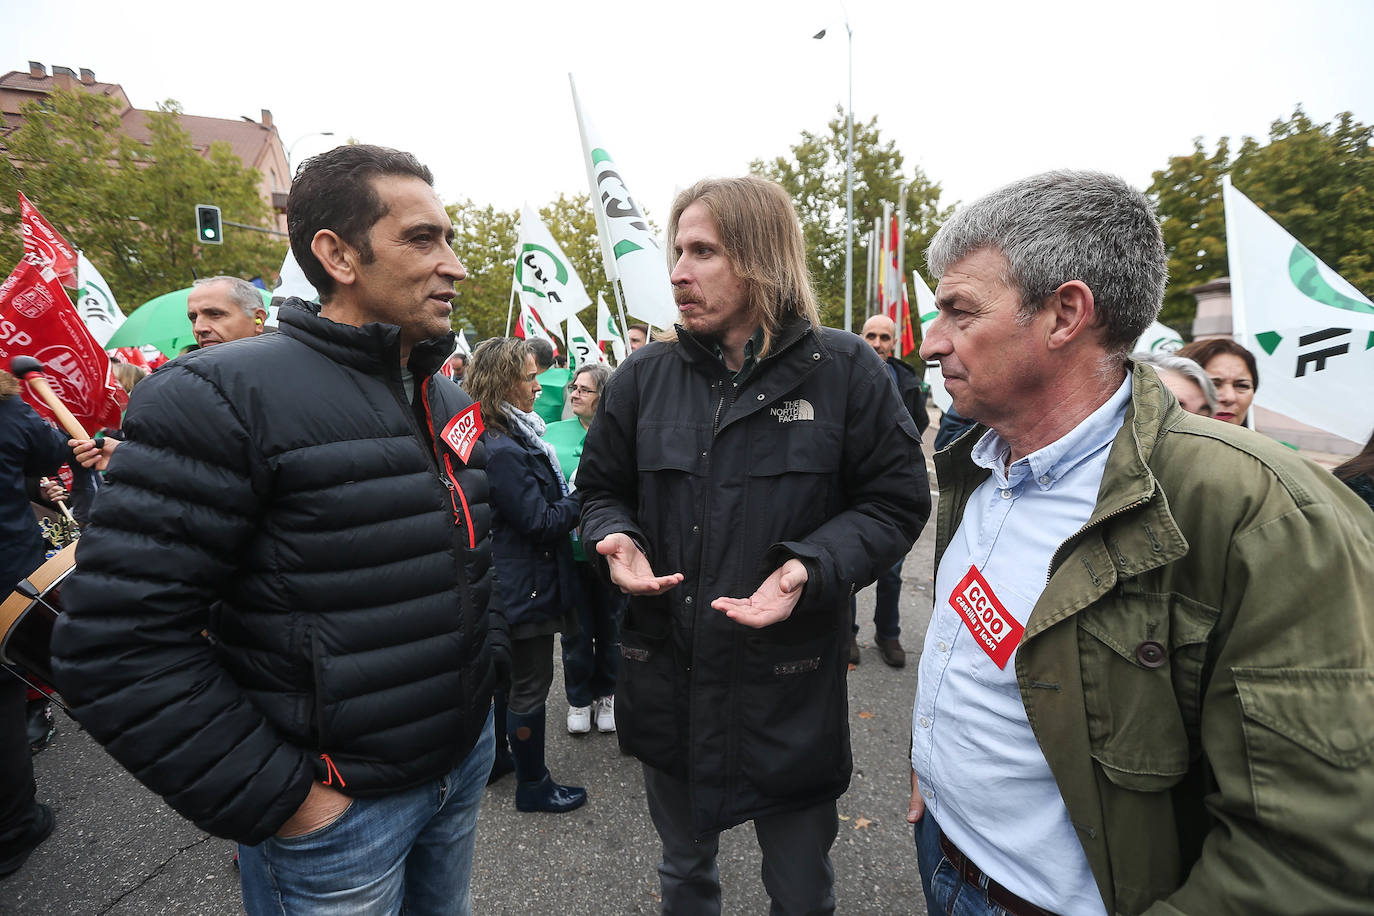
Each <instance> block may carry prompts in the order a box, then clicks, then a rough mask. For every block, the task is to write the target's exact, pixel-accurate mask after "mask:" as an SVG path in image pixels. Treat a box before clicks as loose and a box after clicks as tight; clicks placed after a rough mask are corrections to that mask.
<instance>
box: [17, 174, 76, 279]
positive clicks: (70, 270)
mask: <svg viewBox="0 0 1374 916" xmlns="http://www.w3.org/2000/svg"><path fill="white" fill-rule="evenodd" d="M19 216H20V219H19V231H20V232H21V233H23V235H24V257H25V258H27V259H28V260H29V262H30V263H32V264H34V265H35V266H37V267H39V268H49V269H51V270H52V272H53V273H55V274H56V275H57V279H58V282H60V283H61V284H62V285H63V286H70V287H71V288H72V289H76V286H77V282H76V266H77V258H76V249H74V248H72V246H71V244H70V243H68V242H67V240H66V239H64V238H63V237H62V233H60V232H58V231H57V230H56V229H54V228H53V227H52V224H51V223H49V222H48V221H47V220H46V219H44V218H43V214H42V213H39V212H38V208H37V207H35V206H34V205H33V204H31V203H29V199H28V198H27V197H25V196H24V192H23V191H20V192H19Z"/></svg>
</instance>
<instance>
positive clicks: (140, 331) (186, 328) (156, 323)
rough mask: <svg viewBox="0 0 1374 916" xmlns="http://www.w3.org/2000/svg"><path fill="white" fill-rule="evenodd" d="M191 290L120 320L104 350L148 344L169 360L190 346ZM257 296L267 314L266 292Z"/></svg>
mask: <svg viewBox="0 0 1374 916" xmlns="http://www.w3.org/2000/svg"><path fill="white" fill-rule="evenodd" d="M191 289H192V288H191V287H189V286H188V287H186V289H178V290H175V291H173V292H170V293H163V294H162V295H161V296H158V297H157V298H156V299H149V300H148V301H147V302H145V303H143V304H142V305H140V306H139V307H138V308H136V309H134V310H133V313H132V314H130V315H129V317H128V318H126V319H124V323H123V324H121V325H120V326H119V330H117V331H115V332H114V334H113V335H112V336H111V337H110V339H109V340H108V341H106V343H105V347H106V349H109V350H113V349H115V348H117V347H141V346H144V345H145V344H152V345H153V346H154V347H157V348H158V349H159V350H161V351H162V352H163V353H165V354H167V355H168V356H169V357H173V356H176V355H177V354H178V353H180V352H181V351H182V350H184V349H185V348H187V347H189V346H191V345H192V344H194V343H195V342H196V337H195V334H193V333H192V332H191V322H190V320H189V319H188V318H187V317H186V297H187V296H188V295H189V294H190V292H191ZM259 292H261V293H262V307H263V308H265V309H269V311H270V306H271V303H272V294H271V293H269V292H267V291H266V290H260V291H259Z"/></svg>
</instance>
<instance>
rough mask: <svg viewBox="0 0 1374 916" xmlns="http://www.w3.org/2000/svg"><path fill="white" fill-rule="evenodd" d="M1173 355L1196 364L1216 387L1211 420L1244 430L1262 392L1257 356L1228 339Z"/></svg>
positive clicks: (1182, 349) (1199, 343) (1216, 339)
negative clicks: (1251, 404) (1215, 406)
mask: <svg viewBox="0 0 1374 916" xmlns="http://www.w3.org/2000/svg"><path fill="white" fill-rule="evenodd" d="M1174 355H1175V356H1183V357H1187V358H1188V359H1191V360H1192V361H1193V362H1195V363H1197V364H1198V365H1199V366H1201V367H1202V371H1203V372H1206V373H1207V377H1208V378H1210V379H1211V380H1212V384H1213V385H1215V386H1216V389H1217V410H1216V413H1214V414H1212V416H1213V417H1215V418H1216V419H1218V420H1225V421H1226V422H1227V423H1234V424H1236V425H1237V426H1244V425H1245V420H1246V417H1248V416H1249V414H1250V402H1251V401H1253V400H1254V399H1255V392H1256V391H1258V390H1259V368H1258V367H1257V366H1256V365H1255V354H1253V353H1251V352H1250V351H1249V350H1247V349H1245V348H1244V347H1242V346H1241V345H1240V344H1238V343H1236V342H1235V341H1234V340H1231V339H1230V338H1229V337H1209V338H1208V339H1206V340H1195V341H1193V342H1192V343H1190V344H1187V345H1186V346H1183V347H1180V348H1179V350H1178V351H1177V352H1176V353H1175V354H1174Z"/></svg>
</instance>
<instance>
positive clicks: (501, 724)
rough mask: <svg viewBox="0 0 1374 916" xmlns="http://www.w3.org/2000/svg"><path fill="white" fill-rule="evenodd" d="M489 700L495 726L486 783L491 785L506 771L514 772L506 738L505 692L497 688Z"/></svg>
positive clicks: (513, 761) (512, 759) (513, 762)
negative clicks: (493, 745) (494, 737)
mask: <svg viewBox="0 0 1374 916" xmlns="http://www.w3.org/2000/svg"><path fill="white" fill-rule="evenodd" d="M491 701H492V719H493V720H494V725H495V728H496V758H495V759H494V760H492V762H491V772H490V773H489V774H487V785H491V784H492V783H494V782H496V780H498V779H500V778H501V777H502V776H505V775H506V774H507V773H514V772H515V758H514V757H513V756H511V752H510V742H509V741H507V740H506V692H505V691H504V690H497V691H496V693H495V694H494V695H493V696H492V698H491Z"/></svg>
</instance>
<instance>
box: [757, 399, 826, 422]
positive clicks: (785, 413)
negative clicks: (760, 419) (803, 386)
mask: <svg viewBox="0 0 1374 916" xmlns="http://www.w3.org/2000/svg"><path fill="white" fill-rule="evenodd" d="M768 412H769V413H771V414H772V415H773V416H775V417H777V418H778V422H779V423H791V422H792V421H793V420H814V419H816V409H815V408H814V407H812V406H811V402H810V401H808V400H806V399H805V398H798V399H797V400H795V401H783V402H782V406H781V407H774V408H771V409H770V410H769V411H768Z"/></svg>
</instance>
